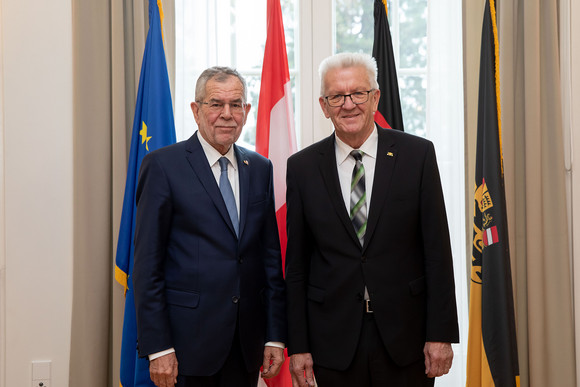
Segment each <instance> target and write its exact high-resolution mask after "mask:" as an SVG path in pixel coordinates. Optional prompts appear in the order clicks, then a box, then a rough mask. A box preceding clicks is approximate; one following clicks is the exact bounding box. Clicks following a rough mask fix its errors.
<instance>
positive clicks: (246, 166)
mask: <svg viewBox="0 0 580 387" xmlns="http://www.w3.org/2000/svg"><path fill="white" fill-rule="evenodd" d="M234 153H235V155H236V161H237V162H238V179H239V183H240V238H241V236H242V233H243V232H244V225H245V223H246V217H247V214H248V200H249V198H250V163H249V161H248V157H247V156H246V154H245V152H244V150H243V149H242V148H240V147H238V146H237V145H235V144H234Z"/></svg>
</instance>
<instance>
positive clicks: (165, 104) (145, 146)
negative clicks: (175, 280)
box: [115, 0, 175, 387]
mask: <svg viewBox="0 0 580 387" xmlns="http://www.w3.org/2000/svg"><path fill="white" fill-rule="evenodd" d="M162 23H163V8H162V5H161V0H149V32H148V34H147V41H146V43H145V52H144V54H143V62H142V64H141V75H140V78H139V90H138V92H137V102H136V104H135V117H134V119H133V132H132V137H131V149H130V153H129V166H128V168H127V181H126V184H125V197H124V199H123V213H122V215H121V227H120V230H119V241H118V243H117V256H116V259H115V264H116V267H115V279H116V280H117V282H119V283H120V284H121V285H123V286H124V287H125V294H126V297H125V315H124V320H123V342H122V345H121V365H120V367H121V375H120V376H121V381H120V383H121V386H122V387H137V386H153V383H152V382H151V379H150V378H149V362H148V361H147V359H143V358H141V359H139V358H138V357H137V323H136V317H135V303H134V298H133V284H132V280H131V274H132V271H133V238H134V234H135V214H136V207H135V190H136V187H137V177H138V175H139V168H140V167H141V161H142V160H143V157H144V156H145V155H146V154H147V153H149V152H151V151H153V150H155V149H158V148H161V147H163V146H166V145H169V144H173V143H174V142H175V126H174V122H173V107H172V103H171V91H170V88H169V77H168V75H167V64H166V62H165V52H164V50H163V35H162Z"/></svg>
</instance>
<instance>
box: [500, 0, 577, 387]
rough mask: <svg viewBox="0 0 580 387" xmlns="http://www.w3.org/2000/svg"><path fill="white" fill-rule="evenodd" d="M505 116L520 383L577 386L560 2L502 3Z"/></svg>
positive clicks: (508, 202) (508, 200) (529, 1)
mask: <svg viewBox="0 0 580 387" xmlns="http://www.w3.org/2000/svg"><path fill="white" fill-rule="evenodd" d="M498 3H499V7H498V28H499V34H500V38H499V42H500V74H501V103H502V105H501V108H502V128H503V129H502V131H503V154H504V165H505V182H506V199H507V207H508V222H509V228H510V248H511V259H512V271H513V275H514V285H515V289H514V290H515V292H514V296H515V301H516V319H517V334H518V347H519V348H518V350H519V361H520V374H521V385H522V386H530V387H536V386H537V387H543V386H575V385H576V374H575V351H574V340H575V339H574V320H573V306H572V281H571V275H570V268H571V261H570V251H569V239H568V235H569V234H568V231H569V230H568V219H567V216H568V215H567V209H566V168H565V163H564V149H563V137H562V136H563V125H562V103H561V86H560V85H561V84H560V52H559V19H558V16H559V15H558V12H559V1H553V0H550V1H548V0H525V1H524V0H514V1H509V2H508V1H500V2H498Z"/></svg>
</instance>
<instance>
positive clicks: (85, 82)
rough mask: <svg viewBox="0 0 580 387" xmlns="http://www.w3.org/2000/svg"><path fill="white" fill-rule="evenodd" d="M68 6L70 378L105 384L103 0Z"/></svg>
mask: <svg viewBox="0 0 580 387" xmlns="http://www.w3.org/2000/svg"><path fill="white" fill-rule="evenodd" d="M72 9H73V15H72V17H73V30H74V33H73V37H74V38H73V71H74V74H73V85H72V87H73V97H74V98H73V124H74V144H73V149H74V155H73V157H74V174H73V178H74V204H73V208H74V219H73V222H74V236H73V238H74V247H73V249H74V258H73V259H74V260H73V273H72V275H73V293H72V294H73V309H72V322H71V343H70V345H71V358H70V370H69V378H70V379H69V380H70V382H69V385H71V386H81V385H82V386H94V387H97V386H99V387H102V386H106V385H107V384H108V377H107V376H108V370H109V369H110V366H109V351H110V348H109V340H108V337H109V333H110V328H109V315H110V307H109V298H110V294H111V291H110V288H111V286H110V283H111V253H110V251H111V231H110V230H111V213H110V210H109V209H110V206H111V178H110V173H111V172H110V171H111V159H110V154H111V136H110V127H111V102H110V96H111V83H110V78H111V66H110V39H109V36H110V31H109V28H108V23H109V4H108V3H107V2H84V1H82V0H74V1H73V3H72ZM64 274H67V275H69V273H64Z"/></svg>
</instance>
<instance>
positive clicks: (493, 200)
mask: <svg viewBox="0 0 580 387" xmlns="http://www.w3.org/2000/svg"><path fill="white" fill-rule="evenodd" d="M499 90H500V89H499V48H498V37H497V25H496V17H495V4H494V0H487V1H486V4H485V11H484V17H483V31H482V37H481V60H480V69H479V110H478V119H477V156H476V167H475V195H474V199H475V200H474V214H473V215H474V216H473V246H472V251H473V256H472V267H471V293H470V298H469V339H468V340H469V341H468V348H467V384H466V385H467V387H478V386H482V387H492V386H497V387H512V386H513V387H517V386H519V385H520V377H519V366H518V354H517V343H516V329H515V317H514V300H513V291H512V279H511V269H510V252H509V244H508V228H507V215H506V201H505V187H504V175H503V158H502V149H501V114H500V112H501V110H500V98H499V96H500V94H499Z"/></svg>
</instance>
